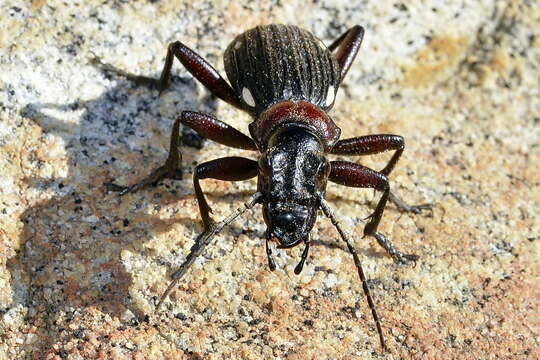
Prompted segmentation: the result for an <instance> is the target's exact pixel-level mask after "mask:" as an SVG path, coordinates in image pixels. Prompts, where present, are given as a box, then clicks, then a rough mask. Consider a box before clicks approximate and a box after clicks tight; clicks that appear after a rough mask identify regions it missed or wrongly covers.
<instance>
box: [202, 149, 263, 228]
mask: <svg viewBox="0 0 540 360" xmlns="http://www.w3.org/2000/svg"><path fill="white" fill-rule="evenodd" d="M258 173H259V171H258V166H257V162H256V161H253V160H250V159H246V158H242V157H236V156H233V157H224V158H220V159H215V160H211V161H208V162H205V163H202V164H199V165H197V167H196V168H195V171H194V172H193V185H194V187H195V195H196V196H197V201H198V203H199V210H200V212H201V217H202V220H203V225H204V228H205V230H207V231H208V230H210V229H211V228H212V225H213V221H212V219H211V218H210V213H211V212H212V209H211V208H210V206H209V205H208V203H207V202H206V198H205V197H204V193H203V192H202V189H201V185H200V184H199V180H202V179H217V180H224V181H242V180H248V179H251V178H253V177H255V176H257V174H258Z"/></svg>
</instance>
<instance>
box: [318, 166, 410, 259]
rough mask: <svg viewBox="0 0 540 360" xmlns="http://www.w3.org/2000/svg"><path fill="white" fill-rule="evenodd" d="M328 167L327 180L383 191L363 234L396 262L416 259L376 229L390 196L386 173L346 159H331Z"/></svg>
mask: <svg viewBox="0 0 540 360" xmlns="http://www.w3.org/2000/svg"><path fill="white" fill-rule="evenodd" d="M330 167H331V171H330V176H329V178H328V180H330V181H332V182H334V183H337V184H341V185H345V186H350V187H360V188H373V189H375V190H378V191H382V192H383V194H382V196H381V199H380V200H379V202H378V203H377V206H376V208H375V211H374V212H373V213H372V214H371V215H370V216H369V217H368V219H369V222H368V223H367V224H366V226H365V227H364V236H373V237H374V238H375V239H377V242H378V243H379V245H381V246H382V247H383V248H384V249H385V250H386V252H387V253H388V254H389V255H390V256H391V257H392V258H393V259H394V261H396V262H407V261H416V260H417V259H418V256H417V255H413V254H404V253H402V252H401V251H399V250H397V249H396V248H395V247H394V245H393V244H392V241H390V240H389V239H388V238H387V237H386V236H384V235H383V234H382V233H380V232H378V231H377V228H378V226H379V223H380V221H381V218H382V215H383V212H384V208H385V206H386V202H387V201H388V197H389V196H390V185H389V183H388V178H387V177H386V175H384V174H382V173H380V172H377V171H375V170H372V169H370V168H367V167H365V166H362V165H358V164H355V163H351V162H346V161H332V162H331V163H330Z"/></svg>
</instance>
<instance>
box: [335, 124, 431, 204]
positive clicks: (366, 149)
mask: <svg viewBox="0 0 540 360" xmlns="http://www.w3.org/2000/svg"><path fill="white" fill-rule="evenodd" d="M404 149H405V141H404V139H403V137H402V136H399V135H390V134H380V135H367V136H359V137H354V138H350V139H344V140H340V141H338V142H337V143H336V145H334V147H333V148H332V151H331V153H332V154H335V155H374V154H379V153H382V152H385V151H391V150H394V151H395V152H394V154H393V155H392V158H390V160H389V161H388V164H387V165H386V166H385V167H384V169H382V170H381V171H380V173H381V174H383V175H385V176H388V175H390V172H392V170H394V167H395V166H396V164H397V162H398V160H399V158H400V157H401V154H402V153H403V150H404ZM389 199H390V201H391V202H393V203H394V204H395V205H396V206H397V208H398V209H399V210H400V211H407V212H413V213H415V214H418V213H420V212H421V211H422V210H425V209H431V208H432V207H433V206H432V205H431V204H420V205H409V204H407V203H405V202H404V201H403V200H401V199H400V198H399V197H398V196H397V195H395V194H394V193H392V192H390V195H389Z"/></svg>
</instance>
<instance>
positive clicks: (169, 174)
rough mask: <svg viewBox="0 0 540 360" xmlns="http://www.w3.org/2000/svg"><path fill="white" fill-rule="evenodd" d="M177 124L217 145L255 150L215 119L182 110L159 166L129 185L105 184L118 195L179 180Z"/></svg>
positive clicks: (238, 133)
mask: <svg viewBox="0 0 540 360" xmlns="http://www.w3.org/2000/svg"><path fill="white" fill-rule="evenodd" d="M180 123H182V124H184V125H185V126H189V127H190V128H192V129H193V130H195V131H197V132H198V133H199V134H200V135H202V136H204V137H206V138H208V139H210V140H213V141H216V142H218V143H220V144H223V145H226V146H231V147H234V148H239V149H247V150H256V149H257V147H256V146H255V143H254V142H253V140H251V138H249V137H248V136H246V135H244V134H243V133H241V132H240V131H238V130H236V129H235V128H233V127H232V126H229V125H227V124H225V123H224V122H222V121H219V120H217V119H216V118H214V117H212V116H210V115H205V114H201V113H197V112H193V111H183V112H182V114H181V115H180V117H179V118H178V119H176V121H175V122H174V125H173V130H172V133H171V142H170V148H169V156H168V157H167V160H166V161H165V164H163V166H160V167H158V168H157V169H155V170H154V171H152V172H151V173H150V175H148V176H147V177H146V178H144V179H143V180H142V181H140V182H138V183H136V184H133V185H131V186H120V185H116V184H114V183H112V182H109V183H105V186H107V188H108V189H109V190H111V191H118V192H119V193H120V195H124V194H127V193H129V192H135V191H137V190H139V189H141V188H143V187H145V186H147V185H150V184H155V183H157V182H158V181H160V180H162V179H164V178H170V179H177V180H179V179H181V178H182V170H181V168H180V165H181V161H182V154H181V153H180V134H179V127H180Z"/></svg>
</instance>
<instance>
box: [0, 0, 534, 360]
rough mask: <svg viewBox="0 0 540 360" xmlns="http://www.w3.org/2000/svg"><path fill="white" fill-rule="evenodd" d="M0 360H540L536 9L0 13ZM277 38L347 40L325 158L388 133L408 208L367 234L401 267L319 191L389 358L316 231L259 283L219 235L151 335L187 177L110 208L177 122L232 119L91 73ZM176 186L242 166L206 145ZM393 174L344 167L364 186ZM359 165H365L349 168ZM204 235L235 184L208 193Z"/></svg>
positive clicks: (232, 235) (233, 244)
mask: <svg viewBox="0 0 540 360" xmlns="http://www.w3.org/2000/svg"><path fill="white" fill-rule="evenodd" d="M0 11H1V13H2V17H1V18H0V25H1V28H2V31H1V33H0V56H1V60H0V62H1V67H2V71H0V168H1V169H2V171H1V172H0V239H1V242H0V248H1V251H0V259H1V261H0V289H1V292H0V315H1V322H0V358H2V359H43V358H45V359H163V358H166V359H224V358H229V359H291V360H292V359H359V358H362V359H368V358H387V359H409V358H412V359H538V358H540V352H539V350H538V349H539V342H540V311H539V307H540V304H539V302H540V284H539V273H540V271H539V270H540V266H539V261H540V260H539V258H540V254H539V252H540V251H539V246H540V234H539V232H540V222H539V220H538V216H539V205H540V191H539V188H540V171H539V161H540V156H539V155H540V146H539V144H540V96H539V95H540V94H539V82H540V68H539V67H540V28H539V26H538V24H539V22H540V8H539V3H538V2H537V1H527V0H522V1H519V0H516V1H513V0H506V1H493V0H490V1H488V0H482V1H477V0H470V1H469V0H466V1H437V0H429V1H416V0H412V1H404V2H393V1H375V0H366V1H341V0H336V1H318V2H314V3H312V4H306V2H304V1H260V2H257V3H255V2H252V1H245V0H239V1H236V2H228V1H213V2H212V1H190V2H182V1H165V0H161V1H137V2H131V1H121V0H119V1H110V2H108V3H105V2H104V1H84V2H83V1H80V2H72V1H70V2H56V1H45V0H33V1H22V0H21V1H14V0H8V1H3V2H2V3H1V5H0ZM272 22H280V23H291V24H296V25H299V26H302V27H304V28H306V29H309V30H311V31H313V32H314V33H315V34H316V35H317V36H319V37H321V38H322V39H323V40H324V41H325V42H326V43H327V44H328V43H329V42H331V40H332V39H334V38H336V37H337V36H338V35H339V34H340V33H342V32H343V31H345V30H346V29H347V28H348V27H350V26H352V25H354V24H361V25H363V26H365V28H366V37H365V41H364V44H363V46H362V50H361V53H360V55H359V56H358V58H357V59H356V62H355V63H354V65H353V67H352V69H351V71H350V73H349V74H348V76H347V78H346V80H345V83H344V84H343V86H342V88H341V90H340V92H339V93H338V97H337V100H336V106H335V108H334V110H333V111H332V113H331V115H332V117H333V118H334V119H335V120H336V122H337V123H338V124H340V126H342V129H343V135H344V137H350V136H354V135H362V134H369V133H383V132H390V133H396V134H401V135H403V136H404V137H405V139H406V141H407V148H406V151H405V154H404V156H403V158H402V160H401V161H400V163H399V164H398V166H397V168H396V169H395V171H394V173H393V174H392V176H391V180H392V186H393V188H394V189H396V191H398V192H399V194H400V195H401V196H402V197H403V198H404V199H406V200H407V201H409V202H419V203H422V202H433V203H435V208H434V210H433V212H432V213H429V212H428V213H424V214H421V215H415V214H401V213H399V212H398V211H397V210H396V208H395V207H394V206H392V205H390V206H389V207H388V208H387V211H386V213H385V215H384V218H383V222H382V225H381V230H382V231H383V232H384V233H386V234H387V235H388V236H390V237H391V238H392V239H393V241H394V243H395V244H396V245H397V246H399V248H401V249H404V250H406V251H407V252H411V253H416V254H418V255H420V260H419V261H418V263H417V264H416V266H410V265H405V266H403V265H396V264H394V263H393V262H392V261H391V259H390V258H389V257H388V256H387V255H386V254H385V253H384V251H383V250H382V249H381V248H380V247H378V246H377V244H376V243H375V242H374V241H373V240H372V239H361V234H362V230H363V224H364V223H363V221H362V219H363V218H365V217H366V216H367V215H368V214H369V213H370V211H371V210H370V206H371V207H372V206H373V204H374V201H375V198H373V194H372V192H371V191H368V190H358V189H348V188H345V187H341V186H337V185H330V186H329V188H328V199H329V200H330V202H331V203H332V204H333V206H334V207H335V208H336V209H337V212H338V214H339V215H340V217H341V218H343V221H344V223H345V224H346V225H347V226H348V227H349V229H350V230H351V231H352V232H353V233H354V234H355V239H356V240H355V246H356V247H357V248H358V250H359V253H360V255H361V258H362V261H363V263H364V267H365V271H366V273H367V274H368V277H369V278H370V281H369V285H370V288H371V291H372V294H373V296H374V298H375V302H376V303H377V308H378V311H379V314H380V315H381V317H382V325H383V329H384V332H385V334H386V339H387V341H388V343H389V346H390V349H391V353H388V354H385V355H382V354H381V353H380V350H379V344H378V339H377V334H376V332H375V329H374V326H373V322H372V319H371V314H370V313H369V309H368V308H367V305H366V301H365V299H364V296H363V293H362V288H361V286H360V283H359V280H358V279H357V274H356V272H355V270H354V267H353V264H352V259H351V256H350V255H349V254H348V253H347V252H346V251H345V249H344V247H343V245H342V244H341V243H340V242H339V240H338V236H337V233H336V231H335V230H334V229H333V228H332V226H331V224H330V223H329V221H327V220H326V219H322V218H321V219H320V220H319V221H318V223H317V225H316V228H315V230H314V233H313V235H314V239H315V240H319V242H318V243H317V244H318V246H314V247H313V249H312V252H311V254H310V257H309V259H308V262H307V265H306V267H305V269H304V272H303V273H302V274H301V275H300V276H295V275H294V273H293V269H294V266H295V265H296V263H297V261H298V259H299V255H300V252H301V250H302V249H301V248H296V249H292V250H289V251H280V252H278V253H279V255H278V256H277V258H276V259H277V262H278V270H276V271H275V272H270V271H269V270H268V268H267V263H266V256H265V253H264V246H263V244H264V242H263V241H262V240H261V235H262V234H263V232H264V228H265V227H264V224H263V222H262V217H261V214H260V210H259V209H255V210H254V211H252V212H251V213H249V214H248V215H246V216H244V217H243V218H242V219H241V220H239V221H237V222H236V223H235V224H234V225H233V226H232V227H230V228H229V229H227V230H225V231H224V232H223V233H222V234H220V235H219V237H218V238H217V239H216V241H215V243H214V244H213V245H212V246H210V247H209V248H208V250H207V251H206V253H205V255H204V256H203V257H201V259H199V260H198V261H197V263H196V264H195V265H194V266H193V268H192V269H191V270H190V271H189V272H188V274H187V275H186V276H185V278H184V280H183V281H182V282H181V285H180V286H179V287H178V289H177V290H176V291H175V292H174V294H173V296H171V298H170V299H169V300H167V301H166V303H165V306H164V310H165V311H162V312H159V313H158V314H154V313H153V309H154V307H155V303H156V300H157V298H158V297H159V295H160V294H161V293H162V292H163V291H164V289H165V288H166V286H167V284H168V281H169V278H168V275H169V274H170V273H171V271H172V270H173V269H174V268H175V267H177V266H178V265H179V264H180V263H181V262H182V261H183V259H185V256H186V255H187V253H188V251H189V248H190V247H191V245H192V243H193V240H194V238H195V237H196V235H197V234H198V233H199V232H200V231H201V225H200V222H199V220H198V210H197V206H196V203H195V199H194V197H193V187H192V184H191V180H190V176H189V175H187V176H185V179H184V180H181V181H170V180H167V181H164V182H163V184H161V185H159V186H157V187H154V188H152V187H151V188H147V189H144V190H142V191H139V192H138V193H136V194H133V195H127V196H124V197H119V196H117V195H116V194H111V193H107V192H106V189H105V188H104V186H103V185H102V184H103V183H104V182H105V181H108V180H110V179H115V180H116V181H117V182H118V183H123V184H125V183H133V182H135V181H137V180H138V179H141V178H142V177H143V176H144V175H145V174H147V173H148V172H149V171H150V170H151V169H152V168H154V167H156V166H158V165H160V164H161V163H162V162H163V161H164V159H165V157H166V154H167V145H168V141H169V132H170V128H171V125H172V121H173V119H174V118H175V116H176V115H177V114H178V113H179V112H180V111H181V110H182V109H194V110H200V111H205V112H209V113H214V114H216V115H217V116H218V117H219V118H220V119H223V120H224V121H226V122H228V123H230V124H232V125H234V126H236V127H238V128H240V129H241V130H243V131H246V129H247V124H248V122H249V119H248V117H247V116H246V115H244V114H240V113H239V112H238V111H236V110H234V109H232V108H231V107H230V106H228V105H226V104H224V103H222V102H218V101H216V100H215V99H214V98H212V97H210V96H209V94H208V92H207V91H206V90H204V89H203V88H202V87H201V86H200V85H199V84H197V83H196V82H195V81H194V80H193V78H192V77H191V76H190V75H189V74H187V72H186V71H185V70H184V69H183V68H182V67H181V66H180V65H179V64H178V63H175V64H174V74H175V75H176V77H175V79H174V81H173V86H172V89H171V90H170V91H168V92H167V93H165V94H164V95H163V96H162V97H161V98H158V96H157V92H156V91H155V90H149V89H146V88H143V87H136V86H134V85H133V84H132V83H130V82H129V81H126V80H125V79H123V78H121V77H119V76H117V75H115V74H112V73H107V72H104V71H102V70H101V69H99V68H98V67H97V66H95V65H94V64H93V63H92V61H91V59H92V57H93V54H95V55H96V56H98V57H99V58H101V59H102V60H103V61H105V62H107V63H111V64H113V65H114V66H116V67H117V68H120V69H123V70H125V71H129V72H132V73H136V74H141V75H149V76H154V77H157V76H159V73H160V70H161V67H162V63H163V59H164V56H165V51H166V50H165V49H166V45H167V43H168V42H171V41H173V40H182V41H184V42H185V43H186V44H188V45H190V46H192V47H193V48H194V49H196V50H197V51H199V52H200V54H202V55H203V56H205V57H206V58H207V59H208V60H209V61H210V62H212V63H213V64H215V65H216V67H217V68H218V69H219V70H221V71H222V70H223V65H222V58H221V54H222V52H223V50H224V49H225V47H226V46H227V44H228V42H229V41H230V40H232V39H233V38H234V36H235V35H236V34H238V33H239V32H241V31H243V30H245V29H248V28H250V27H252V26H255V25H257V24H261V23H272ZM183 151H184V164H185V165H186V173H189V172H190V171H192V168H193V164H195V163H197V162H200V161H204V160H208V159H213V158H216V157H219V156H225V155H233V154H234V155H241V156H248V157H252V156H253V154H250V153H248V152H246V151H238V150H234V149H228V148H225V147H223V146H219V145H217V144H215V143H211V142H206V143H205V145H204V147H203V149H201V150H197V149H194V148H191V147H183ZM387 157H388V155H381V156H374V157H370V158H362V159H361V161H362V163H364V164H366V165H369V166H373V167H375V168H380V167H381V166H383V164H384V160H385V159H387ZM355 161H360V160H357V159H355ZM203 186H204V189H205V191H206V193H207V194H208V197H209V201H210V202H211V204H212V205H213V206H214V217H215V218H222V217H224V216H226V214H228V212H229V211H231V210H232V209H234V208H236V207H237V206H239V205H240V204H241V202H242V200H243V199H245V198H246V197H247V196H248V195H249V194H251V193H253V191H254V189H255V182H254V181H247V182H241V183H228V182H220V181H213V180H207V181H205V182H204V184H203Z"/></svg>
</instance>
